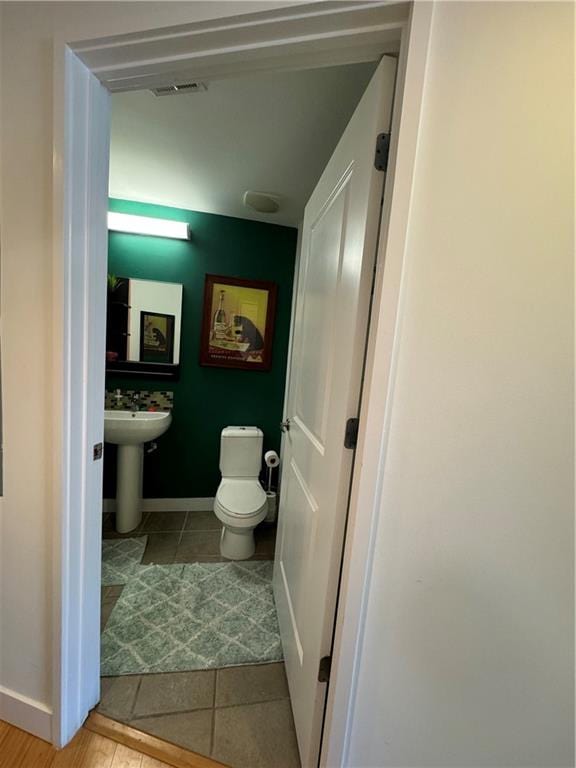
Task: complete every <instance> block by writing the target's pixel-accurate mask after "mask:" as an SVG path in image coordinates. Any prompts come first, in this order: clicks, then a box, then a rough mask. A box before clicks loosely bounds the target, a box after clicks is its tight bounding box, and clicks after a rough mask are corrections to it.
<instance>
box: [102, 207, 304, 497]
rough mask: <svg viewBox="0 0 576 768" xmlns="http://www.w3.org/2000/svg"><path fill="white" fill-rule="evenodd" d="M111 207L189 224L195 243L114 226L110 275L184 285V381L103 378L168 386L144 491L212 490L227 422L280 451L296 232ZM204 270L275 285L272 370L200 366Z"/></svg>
mask: <svg viewBox="0 0 576 768" xmlns="http://www.w3.org/2000/svg"><path fill="white" fill-rule="evenodd" d="M110 210H111V211H118V212H122V213H135V214H141V215H144V216H156V217H158V218H165V219H176V220H178V221H187V222H189V223H190V228H191V232H192V239H191V241H190V242H185V241H181V240H164V239H161V238H154V237H142V236H139V235H125V234H120V233H117V232H111V233H110V235H109V251H108V271H109V272H111V273H112V274H115V275H118V276H123V277H136V278H142V279H147V280H164V281H168V282H174V283H182V285H183V286H184V298H183V307H182V339H181V347H180V362H181V374H180V380H179V381H174V382H161V381H158V380H157V379H154V378H150V377H138V378H132V377H130V378H128V377H122V376H116V375H111V374H108V375H107V377H106V388H107V389H116V388H117V387H119V388H121V389H149V390H150V389H156V390H172V391H173V392H174V418H173V423H172V426H171V427H170V429H169V430H168V432H167V433H166V434H165V435H164V436H163V437H161V438H160V439H159V441H158V450H157V451H156V452H155V453H152V454H150V455H149V456H146V458H145V464H144V496H145V497H148V498H164V497H167V498H182V497H189V496H191V497H197V496H212V495H214V493H215V491H216V488H217V487H218V483H219V481H220V474H219V471H218V456H219V449H220V442H219V441H220V431H221V430H222V428H223V427H225V426H227V425H228V424H254V425H257V426H259V427H260V428H261V429H262V430H263V432H264V447H265V450H268V449H274V450H278V449H279V447H280V431H279V428H278V425H279V422H280V420H281V418H282V406H283V402H284V384H285V376H286V364H287V356H288V339H289V332H290V312H291V305H292V285H293V279H294V264H295V256H296V238H297V230H296V229H293V228H291V227H280V226H277V225H275V224H263V223H260V222H254V221H247V220H245V219H235V218H230V217H227V216H216V215H214V214H207V213H197V212H195V211H186V210H182V209H178V208H168V207H164V206H157V205H146V204H143V203H134V202H130V201H126V200H110ZM206 273H212V274H220V275H228V276H236V277H244V278H252V279H255V280H272V281H274V282H275V283H277V284H278V304H277V309H276V325H275V332H274V348H273V360H272V369H271V370H270V371H268V372H263V371H242V370H232V369H226V368H207V367H203V366H201V365H200V364H199V362H198V358H199V345H200V329H201V323H202V301H203V295H204V277H205V275H206ZM115 484H116V452H115V449H114V447H113V446H110V445H107V446H106V454H105V461H104V496H105V497H106V498H113V497H114V495H115Z"/></svg>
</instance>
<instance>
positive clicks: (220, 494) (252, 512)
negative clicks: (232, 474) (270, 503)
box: [216, 478, 267, 520]
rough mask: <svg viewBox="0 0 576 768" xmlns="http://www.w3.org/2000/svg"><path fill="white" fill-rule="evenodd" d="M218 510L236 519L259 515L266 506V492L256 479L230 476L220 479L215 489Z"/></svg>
mask: <svg viewBox="0 0 576 768" xmlns="http://www.w3.org/2000/svg"><path fill="white" fill-rule="evenodd" d="M216 502H217V506H218V507H220V510H221V511H222V512H224V513H225V514H226V515H228V516H230V517H232V518H235V519H237V520H246V519H247V518H251V517H254V516H256V515H259V514H260V513H261V512H262V510H263V509H264V507H265V506H266V503H267V502H266V493H265V492H264V489H263V488H262V486H261V485H260V483H259V482H258V480H256V479H251V480H244V479H238V478H230V479H226V480H222V482H221V483H220V485H219V487H218V490H217V491H216Z"/></svg>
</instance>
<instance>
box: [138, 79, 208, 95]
mask: <svg viewBox="0 0 576 768" xmlns="http://www.w3.org/2000/svg"><path fill="white" fill-rule="evenodd" d="M150 90H151V91H152V93H153V94H154V96H178V95H180V94H183V93H198V91H207V90H208V86H207V85H206V83H200V82H194V83H179V84H178V85H162V86H160V88H151V89H150Z"/></svg>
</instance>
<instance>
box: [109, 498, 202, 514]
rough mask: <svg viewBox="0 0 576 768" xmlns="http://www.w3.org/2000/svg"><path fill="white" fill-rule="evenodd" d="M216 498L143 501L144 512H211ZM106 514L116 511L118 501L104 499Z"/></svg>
mask: <svg viewBox="0 0 576 768" xmlns="http://www.w3.org/2000/svg"><path fill="white" fill-rule="evenodd" d="M213 509H214V496H205V497H202V496H198V497H192V498H183V499H142V511H143V512H211V511H212V510H213ZM102 511H103V513H104V514H107V513H108V512H115V511H116V499H104V504H103V505H102Z"/></svg>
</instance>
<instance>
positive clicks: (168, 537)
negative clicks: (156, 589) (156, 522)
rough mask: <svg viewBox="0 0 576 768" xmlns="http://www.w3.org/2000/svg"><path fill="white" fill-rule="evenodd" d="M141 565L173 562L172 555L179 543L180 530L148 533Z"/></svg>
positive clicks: (174, 553)
mask: <svg viewBox="0 0 576 768" xmlns="http://www.w3.org/2000/svg"><path fill="white" fill-rule="evenodd" d="M147 535H148V541H147V543H146V549H145V550H144V556H143V557H142V565H150V564H152V563H154V564H155V565H169V564H170V563H173V562H174V556H175V555H176V550H177V549H178V544H179V543H180V536H181V534H180V532H179V531H175V532H174V533H149V534H147Z"/></svg>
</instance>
